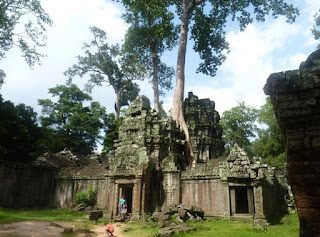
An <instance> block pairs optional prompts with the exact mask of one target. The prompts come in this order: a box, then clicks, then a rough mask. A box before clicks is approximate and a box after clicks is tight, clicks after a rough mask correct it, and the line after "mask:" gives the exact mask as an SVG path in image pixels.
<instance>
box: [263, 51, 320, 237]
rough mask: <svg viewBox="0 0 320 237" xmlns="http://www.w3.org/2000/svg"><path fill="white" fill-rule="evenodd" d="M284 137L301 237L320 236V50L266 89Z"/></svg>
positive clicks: (276, 76) (273, 76)
mask: <svg viewBox="0 0 320 237" xmlns="http://www.w3.org/2000/svg"><path fill="white" fill-rule="evenodd" d="M264 91H265V93H266V94H267V95H270V97H271V102H272V104H273V107H274V110H275V114H276V117H277V120H278V122H279V124H280V127H281V129H282V130H283V132H284V135H285V141H286V148H287V155H288V176H289V183H290V184H291V187H292V192H293V194H294V198H295V203H296V207H297V212H298V215H299V219H300V236H320V50H317V51H315V52H314V53H312V54H311V55H310V56H309V57H308V58H307V60H306V61H305V62H302V63H301V65H300V67H299V69H298V70H291V71H286V72H279V73H273V74H271V75H270V76H269V78H268V79H267V83H266V85H265V87H264Z"/></svg>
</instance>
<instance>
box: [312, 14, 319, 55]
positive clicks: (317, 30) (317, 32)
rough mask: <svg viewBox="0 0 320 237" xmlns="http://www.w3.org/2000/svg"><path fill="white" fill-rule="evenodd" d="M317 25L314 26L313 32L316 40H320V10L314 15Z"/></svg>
mask: <svg viewBox="0 0 320 237" xmlns="http://www.w3.org/2000/svg"><path fill="white" fill-rule="evenodd" d="M314 19H315V25H314V26H313V28H312V30H311V32H312V34H313V35H314V38H315V39H316V40H318V39H320V10H318V11H317V13H316V14H315V15H314ZM318 49H320V44H318Z"/></svg>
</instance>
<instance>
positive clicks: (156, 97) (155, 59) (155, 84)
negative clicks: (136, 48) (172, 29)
mask: <svg viewBox="0 0 320 237" xmlns="http://www.w3.org/2000/svg"><path fill="white" fill-rule="evenodd" d="M151 50H152V63H153V80H152V87H153V97H154V109H155V110H156V111H157V113H159V110H160V104H159V82H158V54H157V51H156V48H155V47H154V46H153V47H151Z"/></svg>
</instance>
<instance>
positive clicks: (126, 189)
mask: <svg viewBox="0 0 320 237" xmlns="http://www.w3.org/2000/svg"><path fill="white" fill-rule="evenodd" d="M132 190H133V185H126V186H123V187H122V195H123V196H124V198H125V199H126V203H127V208H128V213H132V193H133V191H132Z"/></svg>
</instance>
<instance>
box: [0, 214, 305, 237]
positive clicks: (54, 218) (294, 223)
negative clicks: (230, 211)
mask: <svg viewBox="0 0 320 237" xmlns="http://www.w3.org/2000/svg"><path fill="white" fill-rule="evenodd" d="M83 214H84V212H78V213H75V212H73V211H72V210H71V209H44V210H11V209H2V208H0V224H6V223H11V222H19V221H26V220H33V221H50V222H58V221H63V222H74V223H76V222H78V224H80V225H81V226H82V228H83V227H85V228H86V229H91V228H92V227H93V226H94V222H92V221H88V220H87V219H85V218H83ZM102 222H103V218H101V219H100V220H99V223H98V224H99V225H101V224H102ZM187 225H189V226H194V227H197V231H192V232H189V233H186V234H179V235H178V236H188V237H193V236H194V237H196V236H197V237H205V236H208V237H209V236H215V237H219V236H221V237H228V236H237V237H250V236H270V237H271V236H274V237H286V236H287V237H295V236H297V237H298V236H299V220H298V217H297V215H287V216H284V217H283V218H282V219H281V220H280V222H279V224H277V225H269V226H268V230H267V232H258V231H255V230H253V228H252V223H248V222H242V221H229V220H219V219H214V220H208V221H204V222H187ZM158 230H159V227H158V225H157V223H147V222H129V223H126V224H125V226H124V227H123V230H122V233H123V235H124V236H128V237H129V236H133V237H134V236H138V237H148V236H155V234H156V233H157V232H158Z"/></svg>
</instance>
